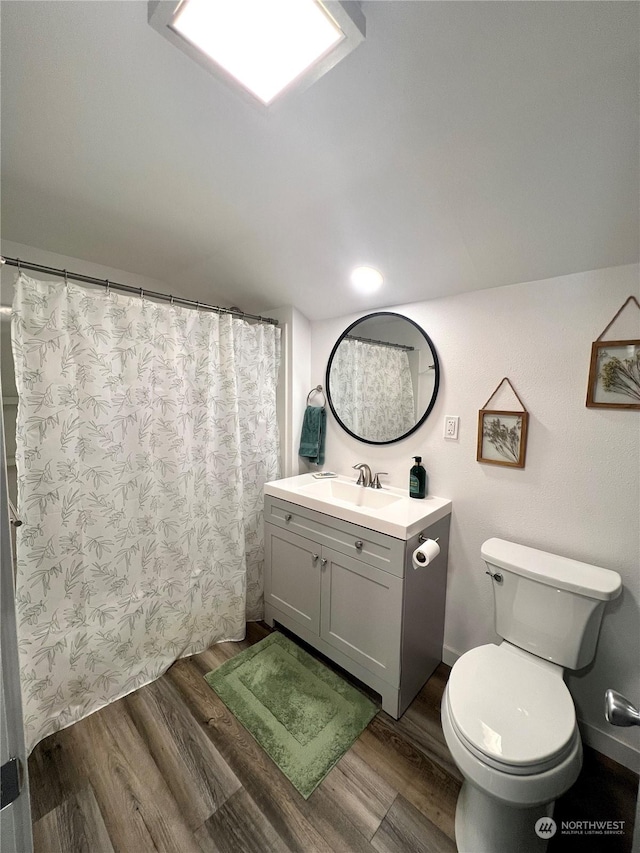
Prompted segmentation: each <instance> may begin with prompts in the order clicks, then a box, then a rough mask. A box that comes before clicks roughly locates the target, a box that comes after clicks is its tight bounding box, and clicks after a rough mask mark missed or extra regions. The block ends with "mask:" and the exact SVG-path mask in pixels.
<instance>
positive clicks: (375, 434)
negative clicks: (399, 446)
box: [326, 311, 440, 444]
mask: <svg viewBox="0 0 640 853" xmlns="http://www.w3.org/2000/svg"><path fill="white" fill-rule="evenodd" d="M439 378H440V368H439V364H438V357H437V355H436V351H435V348H434V346H433V344H432V342H431V340H430V339H429V337H428V335H427V334H426V333H425V332H424V331H423V330H422V329H421V328H420V327H419V326H418V325H417V324H416V323H414V322H413V320H409V319H408V318H407V317H403V316H401V315H400V314H393V313H391V312H389V311H381V312H378V313H376V314H369V315H368V316H366V317H363V318H362V319H360V320H357V321H356V322H355V323H352V325H351V326H349V328H348V329H347V330H346V331H345V332H344V333H343V334H342V335H341V337H340V338H339V339H338V342H337V343H336V345H335V346H334V348H333V351H332V353H331V356H330V358H329V364H328V366H327V383H326V384H327V392H328V397H329V405H330V406H331V410H332V412H333V414H334V415H335V417H336V419H337V420H338V423H339V424H340V425H341V426H342V427H343V428H344V429H345V430H346V431H347V432H348V433H350V434H351V435H353V436H354V438H357V439H359V440H360V441H365V442H367V443H369V444H390V443H391V442H394V441H398V440H399V439H401V438H405V437H406V436H407V435H410V434H411V433H412V432H414V430H416V429H417V428H418V427H419V426H420V424H421V423H422V422H423V421H424V419H425V418H426V417H427V415H428V414H429V412H430V411H431V409H432V408H433V404H434V403H435V399H436V395H437V393H438V384H439Z"/></svg>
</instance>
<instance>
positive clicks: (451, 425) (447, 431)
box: [444, 415, 460, 441]
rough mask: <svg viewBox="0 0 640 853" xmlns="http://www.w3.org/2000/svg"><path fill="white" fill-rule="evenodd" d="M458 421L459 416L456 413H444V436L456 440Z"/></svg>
mask: <svg viewBox="0 0 640 853" xmlns="http://www.w3.org/2000/svg"><path fill="white" fill-rule="evenodd" d="M459 423H460V418H459V417H458V416H457V415H446V417H445V419H444V437H445V438H448V439H449V440H450V441H457V440H458V425H459Z"/></svg>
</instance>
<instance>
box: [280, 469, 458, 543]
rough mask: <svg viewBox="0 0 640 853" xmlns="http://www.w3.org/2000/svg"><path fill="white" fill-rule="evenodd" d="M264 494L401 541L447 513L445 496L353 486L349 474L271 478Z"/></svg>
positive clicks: (449, 509) (388, 487) (449, 508)
mask: <svg viewBox="0 0 640 853" xmlns="http://www.w3.org/2000/svg"><path fill="white" fill-rule="evenodd" d="M332 484H336V485H335V486H333V485H332ZM264 493H265V495H271V496H272V497H274V498H281V499H282V500H285V501H290V502H291V503H294V504H298V505H299V506H303V507H306V508H307V509H313V510H316V512H322V513H325V514H326V515H330V516H332V517H333V518H340V519H342V520H343V521H350V522H352V523H353V524H359V525H361V526H362V527H367V528H369V530H377V531H378V533H385V534H386V535H387V536H393V537H395V538H396V539H405V540H406V539H411V537H412V536H415V535H416V534H417V533H419V532H420V531H421V530H424V528H425V527H428V526H429V525H430V524H433V523H434V522H436V521H439V520H440V519H441V518H444V517H445V516H446V515H449V514H450V512H451V501H450V500H446V498H438V497H436V496H435V495H427V497H426V498H423V499H418V498H410V497H409V491H408V489H395V488H392V487H390V486H384V487H383V488H382V489H372V488H370V487H367V488H365V487H363V486H356V485H355V481H354V478H353V477H352V476H350V477H345V476H343V475H341V476H338V477H335V478H330V479H324V480H319V479H316V478H314V476H313V474H299V475H298V476H297V477H286V478H285V479H283V480H272V481H271V482H270V483H266V484H265V487H264ZM366 504H369V505H366ZM382 504H386V505H382Z"/></svg>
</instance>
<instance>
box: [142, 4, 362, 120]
mask: <svg viewBox="0 0 640 853" xmlns="http://www.w3.org/2000/svg"><path fill="white" fill-rule="evenodd" d="M354 13H355V17H354ZM149 22H150V23H151V25H152V26H154V27H155V28H156V29H157V30H158V31H159V32H161V33H162V34H163V35H164V36H166V37H167V38H168V39H169V40H170V41H172V42H173V43H174V44H177V45H178V46H179V47H180V48H181V49H182V50H184V51H185V52H186V53H188V54H189V55H190V56H192V57H193V58H194V59H196V60H197V61H198V62H199V63H200V64H202V65H205V67H207V68H208V69H209V70H210V71H213V73H214V74H217V75H218V76H223V77H225V79H227V80H228V79H229V77H230V78H231V80H232V81H233V82H234V83H239V84H240V86H242V87H243V88H244V89H245V90H247V91H249V92H251V94H252V95H254V96H255V97H256V98H257V99H258V100H259V101H260V102H261V103H262V104H265V105H267V104H270V103H271V102H272V101H273V100H274V99H275V98H276V97H277V96H278V95H279V94H280V93H282V92H283V91H284V90H285V89H288V88H290V87H291V86H292V84H293V83H294V82H295V84H296V87H298V85H299V83H300V82H301V81H302V80H305V81H306V82H307V83H308V82H312V81H313V80H315V79H317V78H318V77H319V76H320V75H321V74H323V73H324V72H325V71H328V70H329V68H331V67H332V66H333V65H335V64H336V62H338V61H339V60H340V59H341V58H342V57H343V56H344V55H346V53H348V52H349V51H351V50H353V48H354V47H355V46H356V45H357V44H359V43H360V42H361V41H362V39H363V38H364V18H363V17H362V15H361V13H360V11H359V9H355V10H353V9H351V10H350V11H349V12H347V10H346V9H345V8H343V4H342V3H341V2H336V0H323V2H320V0H182V2H181V3H179V4H178V5H177V7H176V3H175V0H174V2H172V3H171V2H160V3H152V2H150V3H149Z"/></svg>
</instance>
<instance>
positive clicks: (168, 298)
mask: <svg viewBox="0 0 640 853" xmlns="http://www.w3.org/2000/svg"><path fill="white" fill-rule="evenodd" d="M1 261H2V263H5V264H8V265H9V266H10V267H17V268H18V271H20V270H21V269H25V270H33V271H34V272H43V273H49V275H56V276H59V277H60V278H64V279H65V281H66V280H67V279H72V280H73V281H81V282H84V283H85V284H97V285H99V286H100V287H106V288H107V290H109V289H112V290H121V291H122V292H123V293H133V294H135V295H136V296H140V297H143V296H150V297H152V298H153V299H162V300H163V301H165V302H171V303H172V304H174V303H177V304H180V305H186V306H187V307H188V308H196V309H200V308H202V309H203V310H205V311H215V312H217V313H218V314H232V315H233V316H234V317H239V318H240V319H242V320H257V322H258V323H267V324H269V325H271V326H277V325H278V321H277V320H274V319H273V318H272V317H261V316H260V315H259V314H247V313H246V312H245V311H236V310H234V309H233V308H219V307H218V306H217V305H207V303H206V302H196V301H194V300H193V299H184V298H183V297H182V296H173V295H172V294H170V293H159V292H158V291H155V290H147V289H146V288H144V287H131V285H129V284H118V282H117V281H111V279H108V278H94V276H91V275H82V273H75V272H69V271H68V270H61V269H57V268H56V267H46V266H44V265H43V264H32V263H30V262H29V261H23V260H21V259H20V258H7V257H4V256H3V257H2V259H1Z"/></svg>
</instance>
